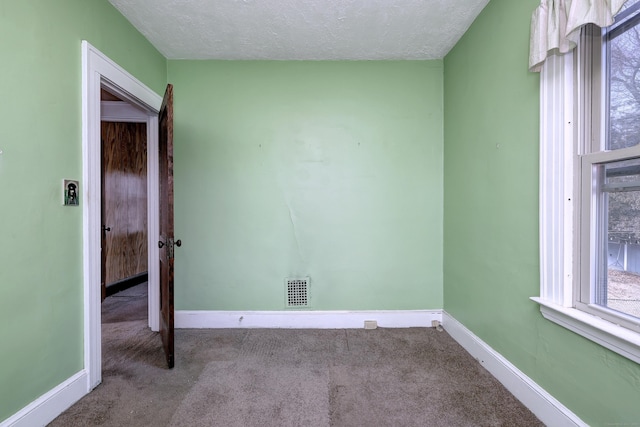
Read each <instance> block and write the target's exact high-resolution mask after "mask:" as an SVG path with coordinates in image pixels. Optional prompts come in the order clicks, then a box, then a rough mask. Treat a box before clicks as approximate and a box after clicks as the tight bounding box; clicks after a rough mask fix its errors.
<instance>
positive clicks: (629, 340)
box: [531, 297, 640, 364]
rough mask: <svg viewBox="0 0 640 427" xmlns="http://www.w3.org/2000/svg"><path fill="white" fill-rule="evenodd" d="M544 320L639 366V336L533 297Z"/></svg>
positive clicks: (589, 315) (604, 321)
mask: <svg viewBox="0 0 640 427" xmlns="http://www.w3.org/2000/svg"><path fill="white" fill-rule="evenodd" d="M531 299H532V300H533V301H535V302H537V303H538V304H540V312H541V313H542V316H544V318H545V319H547V320H550V321H551V322H554V323H556V324H558V325H560V326H563V327H565V328H567V329H569V330H571V331H573V332H575V333H576V334H578V335H581V336H583V337H585V338H587V339H589V340H591V341H593V342H596V343H598V344H600V345H602V346H603V347H606V348H608V349H609V350H611V351H614V352H616V353H618V354H620V355H621V356H624V357H626V358H627V359H630V360H633V361H634V362H636V363H639V364H640V334H638V333H637V332H633V331H630V330H629V329H627V328H624V327H622V326H619V325H616V324H614V323H611V322H609V321H607V320H603V319H601V318H599V317H596V316H594V315H592V314H588V313H585V312H584V311H580V310H577V309H575V308H570V307H563V306H561V305H558V304H555V303H553V302H551V301H548V300H544V299H541V298H539V297H532V298H531Z"/></svg>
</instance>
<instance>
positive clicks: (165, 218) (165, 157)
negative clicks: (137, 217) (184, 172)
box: [158, 85, 180, 368]
mask: <svg viewBox="0 0 640 427" xmlns="http://www.w3.org/2000/svg"><path fill="white" fill-rule="evenodd" d="M158 126H159V135H158V146H159V147H158V150H159V163H160V164H159V169H160V240H159V241H158V246H159V247H160V336H161V337H162V346H163V348H164V353H165V356H166V358H167V365H168V366H169V368H173V365H174V331H173V261H174V245H177V246H180V241H179V240H178V241H177V242H174V234H173V86H172V85H167V90H166V92H165V94H164V99H163V100H162V107H161V108H160V113H159V115H158Z"/></svg>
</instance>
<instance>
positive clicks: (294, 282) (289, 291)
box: [285, 277, 310, 307]
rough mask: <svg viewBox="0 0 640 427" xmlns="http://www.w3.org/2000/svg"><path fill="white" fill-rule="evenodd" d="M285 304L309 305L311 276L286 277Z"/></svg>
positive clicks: (291, 305) (292, 305) (290, 305)
mask: <svg viewBox="0 0 640 427" xmlns="http://www.w3.org/2000/svg"><path fill="white" fill-rule="evenodd" d="M285 287H286V289H285V293H286V295H285V298H286V301H285V304H286V306H287V307H308V306H309V297H310V295H309V278H308V277H303V278H296V279H293V278H289V279H285Z"/></svg>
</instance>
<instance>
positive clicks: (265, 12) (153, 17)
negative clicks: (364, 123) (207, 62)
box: [109, 0, 489, 60]
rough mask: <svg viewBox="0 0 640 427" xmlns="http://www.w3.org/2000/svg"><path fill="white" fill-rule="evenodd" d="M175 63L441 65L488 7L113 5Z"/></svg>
mask: <svg viewBox="0 0 640 427" xmlns="http://www.w3.org/2000/svg"><path fill="white" fill-rule="evenodd" d="M109 1H110V2H111V4H113V5H114V6H115V7H116V8H117V9H118V10H119V11H120V12H121V13H122V14H123V15H124V16H125V17H126V18H127V19H128V20H129V21H130V22H131V23H132V24H133V25H134V26H135V27H136V28H137V29H138V30H139V31H140V32H141V33H142V34H143V35H144V36H145V37H146V38H147V39H148V40H149V41H150V42H151V43H152V44H153V45H154V46H155V47H156V48H157V49H158V50H159V51H160V52H161V53H162V54H163V55H165V56H166V57H167V58H169V59H276V60H288V59H292V60H341V59H342V60H374V59H440V58H443V57H444V56H445V55H446V54H447V53H448V52H449V50H450V49H451V48H452V47H453V46H454V45H455V44H456V42H457V41H458V40H459V39H460V37H461V36H462V35H463V34H464V32H465V31H466V30H467V28H469V26H470V25H471V23H472V22H473V20H474V19H475V18H476V17H477V16H478V14H479V13H480V11H481V10H482V9H483V8H484V6H485V5H486V4H487V3H488V2H489V0H109Z"/></svg>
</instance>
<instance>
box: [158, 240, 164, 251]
mask: <svg viewBox="0 0 640 427" xmlns="http://www.w3.org/2000/svg"><path fill="white" fill-rule="evenodd" d="M164 244H165V243H164V242H163V241H162V240H158V247H159V248H160V249H162V248H163V247H164Z"/></svg>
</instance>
